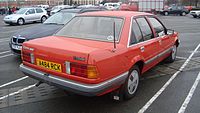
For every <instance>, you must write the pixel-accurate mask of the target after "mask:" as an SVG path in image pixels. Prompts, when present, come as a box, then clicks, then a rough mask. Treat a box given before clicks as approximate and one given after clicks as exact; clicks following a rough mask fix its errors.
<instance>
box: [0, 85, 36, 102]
mask: <svg viewBox="0 0 200 113" xmlns="http://www.w3.org/2000/svg"><path fill="white" fill-rule="evenodd" d="M35 85H36V84H33V85H30V86H28V87H25V88H22V89H20V90H18V91H16V92H13V93H10V94H8V95H5V96H3V97H0V100H3V99H5V98H8V97H9V96H13V95H16V94H18V93H21V92H23V91H25V90H28V89H30V88H33V87H35Z"/></svg>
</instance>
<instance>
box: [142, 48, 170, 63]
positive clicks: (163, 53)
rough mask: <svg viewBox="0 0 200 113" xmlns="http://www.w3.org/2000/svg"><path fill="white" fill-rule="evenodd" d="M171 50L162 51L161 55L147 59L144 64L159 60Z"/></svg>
mask: <svg viewBox="0 0 200 113" xmlns="http://www.w3.org/2000/svg"><path fill="white" fill-rule="evenodd" d="M171 50H172V47H171V48H169V49H167V50H165V51H163V52H162V53H160V54H158V55H156V56H155V57H153V58H151V59H149V60H148V61H146V62H145V64H149V63H151V62H153V61H154V60H156V59H158V58H160V57H161V56H163V55H165V54H167V53H169V52H170V51H171Z"/></svg>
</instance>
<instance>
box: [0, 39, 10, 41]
mask: <svg viewBox="0 0 200 113" xmlns="http://www.w3.org/2000/svg"><path fill="white" fill-rule="evenodd" d="M4 40H10V38H0V41H4Z"/></svg>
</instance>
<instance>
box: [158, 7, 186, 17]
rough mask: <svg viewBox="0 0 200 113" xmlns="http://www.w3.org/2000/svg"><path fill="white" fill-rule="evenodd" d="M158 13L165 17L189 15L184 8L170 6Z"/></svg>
mask: <svg viewBox="0 0 200 113" xmlns="http://www.w3.org/2000/svg"><path fill="white" fill-rule="evenodd" d="M160 13H161V14H163V15H165V16H167V15H169V14H174V15H181V16H185V15H186V14H188V13H189V10H188V9H186V8H185V7H184V6H176V5H172V6H171V7H168V8H167V9H164V10H162V11H161V12H160Z"/></svg>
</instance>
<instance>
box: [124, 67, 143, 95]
mask: <svg viewBox="0 0 200 113" xmlns="http://www.w3.org/2000/svg"><path fill="white" fill-rule="evenodd" d="M139 76H140V69H139V67H138V66H134V67H133V68H132V69H131V70H130V72H129V75H128V78H127V79H126V82H125V84H124V86H123V92H122V93H123V96H124V99H130V98H132V97H133V96H134V95H135V93H136V91H137V88H138V84H139Z"/></svg>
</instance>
